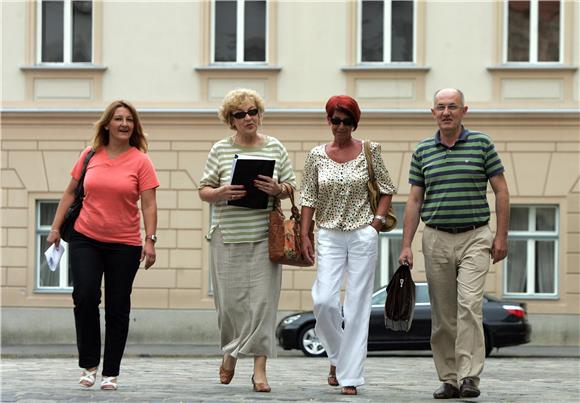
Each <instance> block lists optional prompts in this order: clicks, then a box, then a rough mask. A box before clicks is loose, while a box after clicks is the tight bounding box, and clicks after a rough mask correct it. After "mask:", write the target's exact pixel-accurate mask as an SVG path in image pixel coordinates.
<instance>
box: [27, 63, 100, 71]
mask: <svg viewBox="0 0 580 403" xmlns="http://www.w3.org/2000/svg"><path fill="white" fill-rule="evenodd" d="M107 68H108V67H107V66H101V65H97V64H90V63H77V64H58V63H55V64H43V63H40V64H32V65H28V66H22V67H20V70H22V71H25V72H27V71H33V72H44V71H91V72H104V71H105V70H107Z"/></svg>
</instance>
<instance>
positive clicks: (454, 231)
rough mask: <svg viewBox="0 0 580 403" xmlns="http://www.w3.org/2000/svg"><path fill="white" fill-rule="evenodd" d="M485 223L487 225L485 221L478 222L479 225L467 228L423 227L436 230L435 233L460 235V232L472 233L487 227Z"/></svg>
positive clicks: (429, 225)
mask: <svg viewBox="0 0 580 403" xmlns="http://www.w3.org/2000/svg"><path fill="white" fill-rule="evenodd" d="M487 223H488V222H487V221H485V222H480V223H479V224H475V225H470V226H468V227H438V226H436V225H431V224H425V225H426V226H428V227H429V228H433V229H436V230H437V231H443V232H448V233H450V234H461V233H462V232H467V231H473V230H474V229H476V228H479V227H483V226H484V225H487Z"/></svg>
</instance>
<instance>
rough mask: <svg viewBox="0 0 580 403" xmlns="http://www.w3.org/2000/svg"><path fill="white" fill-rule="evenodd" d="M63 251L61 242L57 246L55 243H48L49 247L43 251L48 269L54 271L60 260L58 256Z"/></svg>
mask: <svg viewBox="0 0 580 403" xmlns="http://www.w3.org/2000/svg"><path fill="white" fill-rule="evenodd" d="M63 253H64V246H63V245H62V244H60V245H59V247H58V248H57V247H56V246H55V244H52V245H50V247H49V248H48V249H47V250H46V252H44V256H46V262H47V263H48V268H49V269H50V271H55V270H56V268H57V267H58V264H59V262H60V258H61V257H62V254H63Z"/></svg>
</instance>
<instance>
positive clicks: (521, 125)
mask: <svg viewBox="0 0 580 403" xmlns="http://www.w3.org/2000/svg"><path fill="white" fill-rule="evenodd" d="M96 118H97V115H96V114H85V115H79V114H75V113H68V114H59V115H52V116H51V115H50V114H31V115H30V114H29V115H22V114H21V115H19V114H4V115H3V127H2V133H3V136H2V143H1V149H2V155H1V163H2V176H1V180H2V200H1V201H2V216H1V218H2V228H1V239H0V242H1V247H2V255H1V263H0V273H1V276H0V280H1V282H2V283H1V284H2V300H1V301H2V305H3V306H14V307H18V306H20V307H46V306H53V307H65V306H70V305H71V298H70V295H68V294H42V293H37V292H35V291H34V289H33V285H34V262H35V249H34V242H31V240H32V239H34V219H35V211H34V205H35V200H36V199H39V198H43V199H47V198H53V199H58V198H59V197H60V195H61V193H62V190H63V189H64V187H65V185H66V182H67V181H68V177H69V171H70V167H71V166H72V164H73V163H74V161H75V159H76V158H77V156H78V153H79V150H81V149H82V148H83V147H84V146H85V145H86V144H87V142H88V140H89V139H90V137H91V126H90V122H92V121H94V120H96ZM142 118H143V122H144V126H145V128H146V131H147V132H148V133H149V135H150V156H151V158H152V160H153V162H154V164H155V166H156V168H157V171H158V174H159V178H160V182H161V186H160V188H159V190H158V207H159V231H158V234H159V238H160V240H159V243H158V245H157V253H158V258H157V263H156V265H155V267H154V269H151V270H149V271H141V272H140V273H139V274H138V276H137V280H136V282H135V288H134V293H133V296H134V297H133V301H134V303H133V306H134V307H135V308H161V309H167V308H173V309H211V308H212V307H213V300H212V297H211V295H210V292H209V289H208V266H209V265H208V244H207V242H206V241H205V240H204V239H203V235H204V234H205V233H206V231H207V229H208V223H209V207H208V205H207V204H206V203H202V202H201V201H200V200H199V198H198V195H197V192H196V191H195V190H194V189H195V188H196V186H197V183H198V180H199V177H200V175H201V172H202V169H203V165H204V163H205V159H206V156H207V152H208V150H209V148H210V147H211V144H212V143H213V142H214V141H216V140H218V139H220V138H222V137H225V136H226V135H228V134H229V131H228V130H227V129H226V128H225V127H224V126H222V125H221V124H220V123H219V122H218V121H217V119H216V117H215V114H213V113H211V114H208V113H197V114H193V113H182V114H168V113H143V114H142ZM362 122H364V123H362ZM465 123H466V126H467V127H471V128H473V129H475V128H477V129H479V130H483V131H486V132H488V133H490V135H492V137H493V138H494V139H495V142H496V146H497V149H498V151H499V152H500V155H501V157H502V159H503V161H504V163H505V165H506V169H507V172H506V177H507V180H508V184H509V187H510V192H511V195H512V203H553V204H558V205H559V206H560V220H561V237H560V255H559V261H560V265H559V276H560V277H559V283H560V287H559V292H560V296H559V299H557V300H529V301H528V304H529V305H528V306H529V309H530V312H531V313H574V314H578V313H580V306H579V304H578V302H580V299H579V296H580V287H579V286H578V283H579V282H578V280H580V269H578V267H580V247H579V244H580V242H579V241H580V224H579V222H578V219H579V218H580V203H579V202H580V185H579V177H580V169H579V167H580V166H579V156H580V142H579V141H578V138H577V131H578V122H577V119H576V120H575V119H573V118H572V117H568V118H566V117H564V116H551V117H538V116H535V117H534V118H530V119H525V118H522V117H521V116H520V117H518V116H496V115H493V114H488V115H485V114H472V115H468V118H467V119H466V122H465ZM555 124H557V125H558V130H557V131H554V132H553V133H552V135H550V136H546V132H547V131H548V130H550V128H551V127H553V126H554V125H555ZM433 130H434V125H433V122H432V119H431V116H430V115H429V114H428V113H424V114H422V115H416V114H413V115H405V114H399V115H393V114H388V115H387V114H382V115H371V114H366V115H365V114H363V121H361V126H360V127H359V130H357V135H358V136H359V137H361V138H368V139H372V140H374V141H378V142H380V143H381V145H382V148H383V157H384V159H385V161H386V164H387V167H388V168H389V170H390V171H391V174H392V176H393V178H394V180H395V182H396V184H397V185H398V187H399V194H398V195H397V196H396V197H395V201H398V202H404V201H405V200H406V196H407V193H408V190H409V186H408V185H407V175H408V174H407V172H408V167H409V156H410V153H411V152H412V150H413V148H414V146H415V144H416V143H417V141H419V140H420V139H422V138H424V137H427V136H430V135H431V134H432V132H433ZM263 132H264V133H268V134H271V135H274V136H276V137H278V138H280V139H281V140H282V141H283V142H284V144H285V145H286V147H287V149H288V151H289V154H290V158H291V160H292V163H293V165H294V168H295V170H296V172H297V176H298V177H299V179H300V178H301V171H302V167H303V165H304V159H305V157H306V154H307V152H308V150H309V149H310V148H311V147H313V146H314V145H316V144H319V143H323V142H327V141H328V140H329V139H330V132H329V130H328V127H327V126H326V125H325V123H324V119H323V115H322V114H303V115H301V114H300V113H296V114H284V113H279V112H270V113H269V114H267V115H266V119H265V125H264V128H263ZM490 202H491V203H490V204H491V206H492V207H493V196H492V195H491V194H490ZM286 204H287V203H286ZM286 207H287V206H286ZM492 226H494V220H493V219H492ZM420 230H421V228H420ZM420 239H421V237H420V233H419V235H418V236H417V237H416V239H415V242H414V245H413V247H414V250H415V253H416V255H417V256H419V258H418V259H417V263H416V267H415V271H414V273H415V276H416V277H415V278H416V280H419V281H420V280H424V278H425V277H424V275H425V273H424V265H423V261H422V259H421V258H420V256H421V250H420ZM314 275H315V270H314V269H313V268H290V267H288V268H286V269H285V270H284V274H283V292H282V297H281V301H280V309H281V310H300V309H310V308H311V304H312V302H311V297H310V288H311V286H312V282H313V280H314ZM502 276H503V266H502V265H501V264H497V265H495V266H493V267H492V268H491V271H490V273H489V275H488V278H487V284H486V290H487V291H488V292H490V293H492V294H495V295H499V296H501V292H502Z"/></svg>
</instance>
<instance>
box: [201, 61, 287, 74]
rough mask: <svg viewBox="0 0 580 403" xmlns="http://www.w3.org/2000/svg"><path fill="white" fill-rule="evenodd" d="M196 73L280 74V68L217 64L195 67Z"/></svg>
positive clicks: (246, 64) (247, 64)
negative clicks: (251, 72)
mask: <svg viewBox="0 0 580 403" xmlns="http://www.w3.org/2000/svg"><path fill="white" fill-rule="evenodd" d="M194 70H195V71H198V72H214V71H228V72H229V71H233V72H236V71H243V72H246V71H257V72H276V73H277V72H280V71H281V70H282V66H275V65H269V64H265V63H259V64H258V63H256V64H254V63H231V64H230V63H219V64H209V65H207V66H200V67H195V68H194Z"/></svg>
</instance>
